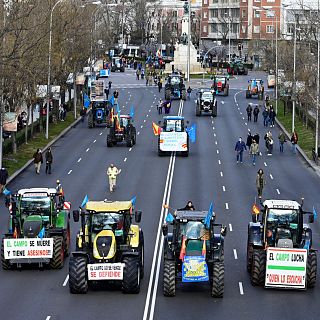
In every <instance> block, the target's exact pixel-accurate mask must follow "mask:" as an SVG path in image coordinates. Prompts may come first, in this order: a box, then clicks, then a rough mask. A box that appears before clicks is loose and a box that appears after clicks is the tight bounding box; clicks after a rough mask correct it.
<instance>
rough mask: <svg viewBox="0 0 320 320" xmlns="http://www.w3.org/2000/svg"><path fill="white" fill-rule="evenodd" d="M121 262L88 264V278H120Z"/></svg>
mask: <svg viewBox="0 0 320 320" xmlns="http://www.w3.org/2000/svg"><path fill="white" fill-rule="evenodd" d="M123 267H124V264H123V263H95V264H88V279H89V280H122V279H123Z"/></svg>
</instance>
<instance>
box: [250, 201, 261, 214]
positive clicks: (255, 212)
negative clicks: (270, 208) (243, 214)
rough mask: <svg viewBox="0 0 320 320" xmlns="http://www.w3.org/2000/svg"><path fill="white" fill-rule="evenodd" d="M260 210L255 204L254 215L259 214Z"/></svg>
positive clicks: (253, 207)
mask: <svg viewBox="0 0 320 320" xmlns="http://www.w3.org/2000/svg"><path fill="white" fill-rule="evenodd" d="M259 213H260V210H259V208H258V206H257V205H256V204H255V203H254V204H253V206H252V214H259Z"/></svg>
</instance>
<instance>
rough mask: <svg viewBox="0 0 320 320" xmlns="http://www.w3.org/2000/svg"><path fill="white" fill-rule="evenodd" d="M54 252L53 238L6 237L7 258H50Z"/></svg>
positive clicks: (5, 253) (5, 252)
mask: <svg viewBox="0 0 320 320" xmlns="http://www.w3.org/2000/svg"><path fill="white" fill-rule="evenodd" d="M52 254H53V239H52V238H43V239H40V238H21V239H4V258H5V259H26V258H27V259H41V258H46V259H48V258H52Z"/></svg>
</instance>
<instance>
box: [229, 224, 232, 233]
mask: <svg viewBox="0 0 320 320" xmlns="http://www.w3.org/2000/svg"><path fill="white" fill-rule="evenodd" d="M229 230H230V232H232V231H233V229H232V224H231V223H229Z"/></svg>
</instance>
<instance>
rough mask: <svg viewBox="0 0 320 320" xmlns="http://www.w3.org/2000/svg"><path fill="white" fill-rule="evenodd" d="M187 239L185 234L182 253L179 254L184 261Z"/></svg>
mask: <svg viewBox="0 0 320 320" xmlns="http://www.w3.org/2000/svg"><path fill="white" fill-rule="evenodd" d="M186 240H187V238H186V237H185V236H183V238H182V245H181V250H180V255H179V259H180V260H181V261H183V260H184V257H185V256H186Z"/></svg>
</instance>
